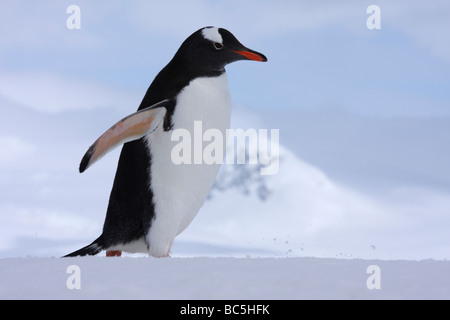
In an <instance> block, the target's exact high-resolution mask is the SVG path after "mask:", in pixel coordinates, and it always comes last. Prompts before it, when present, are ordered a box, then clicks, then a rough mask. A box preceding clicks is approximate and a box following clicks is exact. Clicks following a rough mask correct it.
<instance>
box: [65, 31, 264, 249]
mask: <svg viewBox="0 0 450 320" xmlns="http://www.w3.org/2000/svg"><path fill="white" fill-rule="evenodd" d="M238 60H254V61H267V58H266V57H265V56H264V55H263V54H261V53H258V52H256V51H253V50H250V49H248V48H246V47H245V46H243V45H242V44H241V43H240V42H239V41H238V40H237V39H236V38H235V37H234V35H233V34H231V33H230V32H229V31H228V30H225V29H222V28H216V27H205V28H202V29H200V30H198V31H196V32H195V33H193V34H192V35H191V36H190V37H188V38H187V39H186V40H185V41H184V42H183V44H182V45H181V47H180V48H179V49H178V51H177V52H176V54H175V56H174V57H173V58H172V60H171V61H170V62H169V64H167V66H166V67H164V69H162V70H161V71H160V72H159V74H158V75H157V76H156V78H155V79H154V80H153V82H152V84H151V85H150V87H149V88H148V90H147V93H146V94H145V96H144V98H143V100H142V102H141V104H140V106H139V109H138V111H137V112H136V113H133V114H131V115H129V116H127V117H125V118H124V119H122V120H120V121H119V122H117V123H116V124H115V125H114V126H112V127H111V128H110V129H109V130H107V131H106V132H105V133H104V134H103V135H102V136H100V138H98V139H97V141H95V142H94V144H93V145H92V146H91V147H90V148H89V149H88V151H87V152H86V154H85V155H84V157H83V159H82V160H81V163H80V168H79V170H80V172H83V171H85V170H86V169H87V168H89V167H90V166H91V165H92V164H93V163H94V162H95V161H97V160H98V159H99V158H101V157H102V156H103V155H105V154H106V153H107V152H108V151H110V150H111V149H113V148H114V147H116V146H118V145H121V144H124V145H123V148H122V151H121V154H120V158H119V163H118V166H117V171H116V176H115V179H114V184H113V187H112V190H111V195H110V198H109V204H108V209H107V213H106V219H105V223H104V225H103V232H102V234H101V235H100V236H99V237H98V238H97V239H96V240H95V241H94V242H93V243H91V244H90V245H88V246H86V247H84V248H82V249H79V250H77V251H75V252H73V253H70V254H68V255H66V257H73V256H84V255H95V254H97V253H99V252H100V251H102V250H106V251H107V252H106V255H107V256H115V255H117V256H120V254H121V252H122V251H126V252H131V253H136V252H144V253H148V254H149V255H151V256H154V257H166V256H168V255H169V252H170V248H171V245H172V243H173V241H174V239H175V237H176V236H177V235H178V234H180V233H181V232H182V231H183V230H184V229H185V228H186V227H187V226H188V225H189V224H190V223H191V222H192V220H193V219H194V217H195V216H196V215H197V213H198V211H199V209H200V208H201V206H202V205H203V203H204V202H205V200H206V197H207V195H208V193H209V191H210V189H211V187H212V185H213V183H214V181H215V178H216V176H217V173H218V170H219V166H220V164H216V163H213V164H205V163H203V164H195V163H194V162H192V164H189V163H181V164H179V163H174V161H172V158H171V155H172V150H173V147H174V146H175V144H177V143H178V142H177V141H174V139H173V137H172V133H173V132H174V130H176V129H184V130H187V132H189V133H190V135H191V137H193V135H194V134H195V132H194V123H195V122H197V123H201V125H202V129H203V132H205V131H206V130H208V129H215V130H220V131H221V132H222V133H223V137H225V131H226V129H227V128H228V127H229V125H230V116H231V98H230V92H229V88H228V80H227V75H226V72H225V65H227V64H229V63H231V62H234V61H238Z"/></svg>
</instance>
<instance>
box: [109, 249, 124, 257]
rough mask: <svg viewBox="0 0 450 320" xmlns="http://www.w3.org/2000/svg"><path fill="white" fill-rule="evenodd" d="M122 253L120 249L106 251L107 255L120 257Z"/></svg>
mask: <svg viewBox="0 0 450 320" xmlns="http://www.w3.org/2000/svg"><path fill="white" fill-rule="evenodd" d="M121 255H122V251H120V250H108V251H106V256H107V257H120V256H121Z"/></svg>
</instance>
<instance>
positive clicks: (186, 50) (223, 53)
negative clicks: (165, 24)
mask: <svg viewBox="0 0 450 320" xmlns="http://www.w3.org/2000/svg"><path fill="white" fill-rule="evenodd" d="M176 56H178V57H179V58H181V59H183V60H184V62H185V63H187V64H188V65H189V66H190V67H191V68H195V69H197V70H199V71H200V70H202V71H208V70H209V71H223V70H224V67H225V66H226V65H227V64H229V63H231V62H234V61H238V60H254V61H261V62H265V61H267V58H266V57H265V56H264V55H263V54H261V53H259V52H256V51H253V50H250V49H249V48H247V47H245V46H244V45H242V44H241V43H240V42H239V40H238V39H236V37H235V36H234V35H233V34H232V33H231V32H229V31H228V30H226V29H222V28H215V27H206V28H202V29H200V30H198V31H196V32H195V33H193V34H192V35H191V36H190V37H189V38H187V39H186V40H185V41H184V42H183V44H182V45H181V47H180V49H179V50H178V52H177V55H176Z"/></svg>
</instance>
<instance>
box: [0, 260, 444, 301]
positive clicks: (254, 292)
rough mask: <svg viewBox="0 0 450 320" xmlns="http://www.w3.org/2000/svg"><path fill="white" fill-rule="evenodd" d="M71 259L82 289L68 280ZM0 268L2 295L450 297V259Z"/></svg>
mask: <svg viewBox="0 0 450 320" xmlns="http://www.w3.org/2000/svg"><path fill="white" fill-rule="evenodd" d="M72 265H76V266H78V267H79V270H80V273H79V275H80V277H79V285H80V289H69V288H68V286H67V282H68V281H69V284H73V283H74V282H72V278H71V277H73V276H74V273H73V271H71V269H70V268H69V266H72ZM371 265H376V266H378V267H379V268H380V273H379V276H380V277H379V280H380V281H379V284H380V289H369V288H368V286H367V282H368V279H369V278H370V277H372V276H373V273H370V272H369V273H368V272H367V270H368V267H369V266H371ZM68 268H69V269H68ZM0 270H2V272H1V273H0V299H186V300H196V299H205V300H206V299H220V300H222V299H225V300H232V299H257V300H258V299H261V300H263V299H264V300H265V299H268V300H276V299H449V298H450V274H449V272H448V270H450V262H449V261H435V260H423V261H419V262H415V261H405V260H397V261H382V260H361V259H354V260H350V259H325V258H323V259H321V258H243V259H241V258H204V257H203V258H202V257H197V258H164V259H156V258H129V257H126V258H104V257H83V258H81V257H77V258H65V259H61V258H6V259H0ZM68 271H69V272H68ZM369 282H371V280H370V279H369Z"/></svg>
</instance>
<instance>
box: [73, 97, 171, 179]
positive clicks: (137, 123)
mask: <svg viewBox="0 0 450 320" xmlns="http://www.w3.org/2000/svg"><path fill="white" fill-rule="evenodd" d="M168 101H169V100H163V101H161V102H158V103H156V104H154V105H152V106H151V107H148V108H145V109H142V110H139V111H137V112H135V113H133V114H130V115H129V116H127V117H125V118H123V119H122V120H120V121H119V122H117V123H116V124H115V125H113V126H112V127H111V128H109V129H108V130H107V131H106V132H105V133H104V134H102V135H101V136H100V138H98V139H97V140H96V141H95V142H94V144H93V145H92V146H91V147H90V148H89V149H88V151H87V152H86V153H85V155H84V157H83V159H82V160H81V163H80V172H84V171H85V170H86V169H87V168H89V167H90V166H91V165H92V164H93V163H94V162H96V161H97V160H99V159H100V158H101V157H103V156H104V155H105V154H107V153H108V152H109V151H111V150H113V149H114V148H115V147H117V146H118V145H121V144H124V143H126V142H130V141H133V140H137V139H140V138H142V137H143V136H144V135H146V134H148V133H151V132H153V131H154V130H155V129H156V128H157V127H158V125H159V124H160V123H161V121H162V119H163V118H164V116H165V114H166V108H165V105H166V104H167V102H168Z"/></svg>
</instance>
